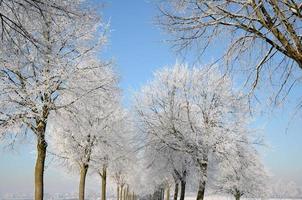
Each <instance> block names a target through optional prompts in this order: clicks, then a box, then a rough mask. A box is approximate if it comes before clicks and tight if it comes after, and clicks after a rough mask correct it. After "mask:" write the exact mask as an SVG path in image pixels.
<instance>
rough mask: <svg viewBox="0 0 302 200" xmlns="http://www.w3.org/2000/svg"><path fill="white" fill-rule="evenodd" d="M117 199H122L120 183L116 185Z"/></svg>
mask: <svg viewBox="0 0 302 200" xmlns="http://www.w3.org/2000/svg"><path fill="white" fill-rule="evenodd" d="M116 200H120V186H119V185H118V184H117V187H116Z"/></svg>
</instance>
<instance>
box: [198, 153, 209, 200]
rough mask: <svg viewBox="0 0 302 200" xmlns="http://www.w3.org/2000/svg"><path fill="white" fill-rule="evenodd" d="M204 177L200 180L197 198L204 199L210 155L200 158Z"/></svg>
mask: <svg viewBox="0 0 302 200" xmlns="http://www.w3.org/2000/svg"><path fill="white" fill-rule="evenodd" d="M198 163H199V166H200V170H201V174H202V177H201V178H200V180H199V186H198V192H197V197H196V200H203V199H204V193H205V189H206V178H207V170H208V157H207V156H204V158H203V160H202V161H201V160H198Z"/></svg>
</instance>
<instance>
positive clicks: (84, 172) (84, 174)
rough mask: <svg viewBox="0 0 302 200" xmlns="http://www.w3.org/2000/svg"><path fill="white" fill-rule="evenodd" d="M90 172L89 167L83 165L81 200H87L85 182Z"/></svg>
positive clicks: (81, 172)
mask: <svg viewBox="0 0 302 200" xmlns="http://www.w3.org/2000/svg"><path fill="white" fill-rule="evenodd" d="M87 171H88V165H83V166H82V167H81V171H80V184H79V200H84V199H85V182H86V175H87Z"/></svg>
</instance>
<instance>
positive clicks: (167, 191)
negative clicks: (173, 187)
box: [166, 186, 170, 200]
mask: <svg viewBox="0 0 302 200" xmlns="http://www.w3.org/2000/svg"><path fill="white" fill-rule="evenodd" d="M166 200H170V186H168V187H167V189H166Z"/></svg>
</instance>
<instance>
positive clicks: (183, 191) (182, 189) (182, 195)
mask: <svg viewBox="0 0 302 200" xmlns="http://www.w3.org/2000/svg"><path fill="white" fill-rule="evenodd" d="M185 194H186V180H181V181H180V199H179V200H184V199H185Z"/></svg>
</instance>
